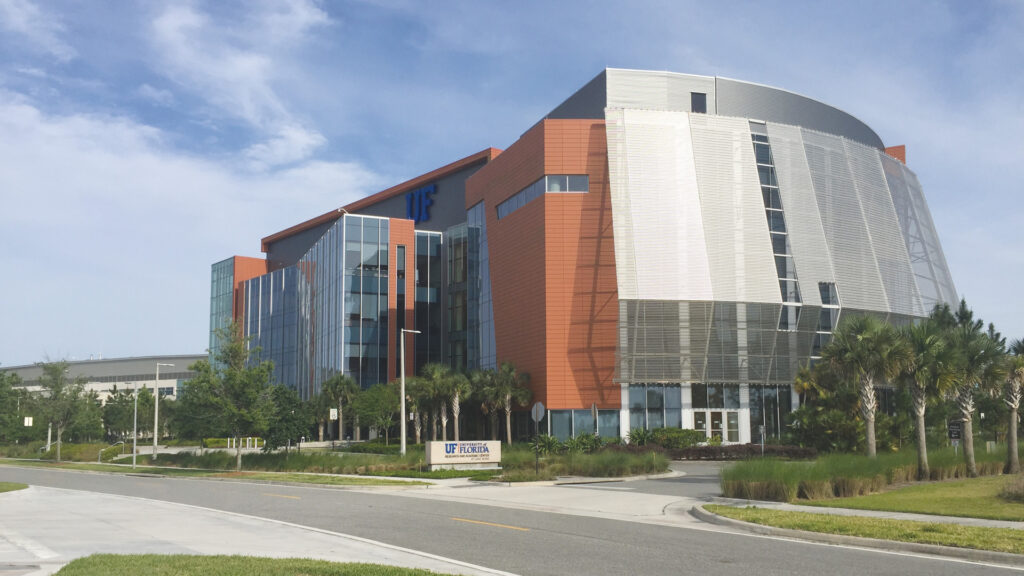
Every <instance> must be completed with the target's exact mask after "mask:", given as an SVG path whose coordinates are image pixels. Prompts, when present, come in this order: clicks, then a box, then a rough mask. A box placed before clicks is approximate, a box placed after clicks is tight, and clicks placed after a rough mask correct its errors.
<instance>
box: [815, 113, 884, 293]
mask: <svg viewBox="0 0 1024 576" xmlns="http://www.w3.org/2000/svg"><path fill="white" fill-rule="evenodd" d="M802 137H803V141H804V151H805V153H806V155H807V165H808V166H809V167H810V171H811V182H812V184H813V186H814V194H815V197H816V199H817V201H818V213H819V215H820V218H821V224H822V229H823V230H824V232H825V239H826V241H827V242H828V246H829V251H830V253H831V255H832V271H833V273H834V274H835V279H836V289H837V290H838V292H839V301H840V303H841V304H842V305H843V307H844V308H846V307H851V308H859V309H863V310H877V311H880V312H886V313H887V312H888V311H889V306H888V303H887V301H886V297H885V290H884V288H883V287H882V279H881V276H880V275H879V273H878V265H877V264H876V261H875V255H874V251H873V250H872V247H871V238H870V236H869V235H868V230H867V224H866V223H865V222H864V214H863V212H862V211H861V207H860V201H859V199H858V197H857V190H856V189H855V188H854V184H853V175H852V174H851V172H850V167H849V164H848V162H847V158H846V149H845V146H844V145H843V141H842V139H840V138H837V137H835V136H829V135H827V134H821V133H818V132H811V131H808V130H802Z"/></svg>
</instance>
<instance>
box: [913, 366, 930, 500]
mask: <svg viewBox="0 0 1024 576" xmlns="http://www.w3.org/2000/svg"><path fill="white" fill-rule="evenodd" d="M911 396H913V401H914V417H915V420H916V425H917V479H918V480H927V479H928V478H929V477H930V476H931V470H930V469H929V468H928V437H927V436H926V435H925V423H924V412H925V408H926V407H927V403H928V396H927V390H925V389H924V388H922V387H920V386H913V388H911Z"/></svg>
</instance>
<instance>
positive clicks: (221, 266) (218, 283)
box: [209, 258, 235, 364]
mask: <svg viewBox="0 0 1024 576" xmlns="http://www.w3.org/2000/svg"><path fill="white" fill-rule="evenodd" d="M234 286H235V259H234V258H228V259H227V260H222V261H220V262H217V263H216V264H214V265H213V266H212V267H211V269H210V347H209V350H210V364H213V362H214V358H215V357H216V356H217V351H218V350H219V349H220V343H219V342H218V341H217V331H218V330H223V329H224V328H227V327H228V326H229V325H230V324H231V318H232V315H233V314H232V313H233V306H232V301H233V300H234V298H233V296H234Z"/></svg>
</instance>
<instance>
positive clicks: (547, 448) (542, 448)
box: [530, 434, 563, 456]
mask: <svg viewBox="0 0 1024 576" xmlns="http://www.w3.org/2000/svg"><path fill="white" fill-rule="evenodd" d="M530 448H532V449H533V451H534V452H536V453H537V454H540V455H541V456H547V455H549V454H558V453H559V452H561V451H562V448H563V446H562V443H561V442H559V441H558V438H555V437H554V436H551V435H549V434H539V435H537V436H535V437H534V439H533V440H531V441H530Z"/></svg>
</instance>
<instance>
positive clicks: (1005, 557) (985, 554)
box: [690, 505, 1024, 567]
mask: <svg viewBox="0 0 1024 576" xmlns="http://www.w3.org/2000/svg"><path fill="white" fill-rule="evenodd" d="M690 514H691V515H692V516H693V517H694V518H697V519H698V520H701V521H703V522H708V523H710V524H717V525H719V526H727V527H730V528H738V529H740V530H744V531H746V532H753V533H755V534H762V535H766V536H780V537H783V538H793V539H796V540H806V541H809V542H822V543H825V544H838V545H842V546H857V547H860V548H875V549H878V550H888V551H891V552H911V553H915V554H928V555H931V556H945V557H948V558H958V559H960V560H971V561H974V562H987V563H992V564H1000V565H1003V566H1014V567H1024V555H1021V554H1011V553H1009V552H994V551H990V550H975V549H972V548H955V547H952V546H939V545H937V544H920V543H916V542H897V541H895V540H880V539H878V538H864V537H861V536H844V535H840V534H823V533H821V532H807V531H804V530H792V529H789V528H776V527H774V526H765V525H763V524H753V523H751V522H744V521H742V520H735V519H733V518H726V517H725V516H719V515H718V514H715V513H713V512H709V511H707V510H705V509H704V505H697V506H694V507H693V508H691V509H690Z"/></svg>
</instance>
